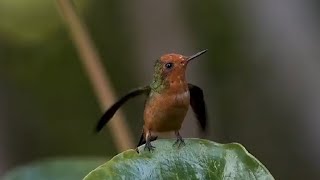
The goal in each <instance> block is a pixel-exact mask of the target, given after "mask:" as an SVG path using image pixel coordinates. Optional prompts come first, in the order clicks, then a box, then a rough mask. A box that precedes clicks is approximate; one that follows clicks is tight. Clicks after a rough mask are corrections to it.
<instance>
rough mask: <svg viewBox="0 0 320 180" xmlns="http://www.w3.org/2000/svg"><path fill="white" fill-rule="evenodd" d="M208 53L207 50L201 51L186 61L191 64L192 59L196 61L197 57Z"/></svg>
mask: <svg viewBox="0 0 320 180" xmlns="http://www.w3.org/2000/svg"><path fill="white" fill-rule="evenodd" d="M207 51H208V49H205V50H203V51H200V52H198V53H196V54H194V55H192V56H189V57H187V59H186V61H187V62H190V61H191V60H192V59H195V58H196V57H198V56H200V55H202V54H204V53H205V52H207Z"/></svg>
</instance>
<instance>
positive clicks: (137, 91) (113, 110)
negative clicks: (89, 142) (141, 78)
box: [95, 86, 150, 132]
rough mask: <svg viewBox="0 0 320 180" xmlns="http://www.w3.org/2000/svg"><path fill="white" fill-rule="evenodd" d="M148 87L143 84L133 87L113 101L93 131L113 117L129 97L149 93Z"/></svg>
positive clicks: (97, 130) (99, 128) (98, 129)
mask: <svg viewBox="0 0 320 180" xmlns="http://www.w3.org/2000/svg"><path fill="white" fill-rule="evenodd" d="M149 92H150V87H149V86H145V87H143V88H138V89H135V90H133V91H131V92H129V93H128V94H127V95H125V96H123V97H122V98H120V99H119V100H118V101H117V102H116V103H114V104H113V105H112V106H111V107H110V108H109V109H108V110H107V111H106V112H105V113H104V114H103V116H102V117H101V118H100V120H99V122H98V124H97V126H96V129H95V131H96V132H99V131H100V130H101V129H102V128H103V126H104V125H105V124H107V123H108V122H109V120H110V119H111V118H112V117H113V115H114V114H115V113H116V111H117V110H118V109H119V108H120V107H121V106H122V105H123V104H124V103H125V102H126V101H127V100H129V99H130V98H133V97H136V96H138V95H141V94H146V95H147V94H149Z"/></svg>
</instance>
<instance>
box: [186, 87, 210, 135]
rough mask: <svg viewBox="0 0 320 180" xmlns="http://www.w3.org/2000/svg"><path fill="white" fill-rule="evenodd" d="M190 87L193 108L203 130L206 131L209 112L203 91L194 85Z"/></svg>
mask: <svg viewBox="0 0 320 180" xmlns="http://www.w3.org/2000/svg"><path fill="white" fill-rule="evenodd" d="M188 87H189V92H190V104H191V107H192V109H193V112H194V113H195V115H196V118H197V119H198V121H199V123H200V126H201V128H202V130H203V131H205V130H206V126H207V111H206V105H205V102H204V98H203V92H202V89H201V88H199V87H198V86H196V85H193V84H188Z"/></svg>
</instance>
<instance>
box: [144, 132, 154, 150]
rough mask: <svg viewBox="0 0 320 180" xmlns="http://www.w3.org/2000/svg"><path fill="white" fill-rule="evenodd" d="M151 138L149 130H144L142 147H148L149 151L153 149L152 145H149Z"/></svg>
mask: <svg viewBox="0 0 320 180" xmlns="http://www.w3.org/2000/svg"><path fill="white" fill-rule="evenodd" d="M151 140H152V136H151V132H150V131H149V130H147V131H146V144H145V145H144V149H145V150H146V149H148V150H149V151H153V150H154V148H155V147H154V146H152V145H151Z"/></svg>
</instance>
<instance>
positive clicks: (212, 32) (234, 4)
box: [0, 0, 320, 179]
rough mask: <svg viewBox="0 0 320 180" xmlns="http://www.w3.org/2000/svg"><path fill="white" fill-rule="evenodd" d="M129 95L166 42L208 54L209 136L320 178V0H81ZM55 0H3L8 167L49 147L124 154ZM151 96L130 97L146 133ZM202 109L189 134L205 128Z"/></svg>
mask: <svg viewBox="0 0 320 180" xmlns="http://www.w3.org/2000/svg"><path fill="white" fill-rule="evenodd" d="M74 5H75V7H76V9H77V12H78V14H79V16H80V17H81V19H82V21H83V22H84V24H86V27H87V29H88V32H89V34H90V35H91V38H92V41H93V42H94V44H95V46H96V48H97V51H98V52H99V55H100V57H101V59H102V60H103V62H102V63H103V68H104V69H105V70H106V71H107V72H108V74H109V79H110V80H111V82H112V85H113V88H114V89H115V91H116V94H117V96H118V97H119V96H121V95H123V94H125V93H126V92H128V91H129V90H130V89H133V88H135V87H137V86H141V85H144V84H148V83H149V82H150V81H151V80H152V73H153V64H154V61H155V60H156V59H157V58H158V57H160V56H161V55H162V54H165V53H171V52H175V53H181V54H184V55H191V54H193V53H195V52H198V51H200V50H203V49H206V48H208V49H209V51H208V53H207V54H205V55H203V56H202V57H201V58H199V59H198V60H197V61H194V62H193V63H192V65H191V66H189V68H188V73H187V74H188V75H187V77H188V80H189V81H190V82H191V83H194V84H196V85H198V86H200V87H202V88H203V90H204V94H205V98H206V100H207V109H208V111H209V125H210V132H209V137H208V139H211V140H214V141H217V142H221V143H228V142H239V143H241V144H243V145H244V146H245V147H246V148H247V149H248V151H249V152H251V153H252V154H253V155H255V156H256V157H257V158H258V159H259V160H260V161H261V162H262V163H263V164H264V165H265V166H266V167H267V168H268V169H269V170H270V172H271V173H272V174H273V176H274V177H275V179H320V172H319V167H320V153H319V152H320V141H319V138H320V131H319V128H320V121H319V119H320V110H319V107H320V94H319V92H320V62H319V60H320V49H319V47H320V13H319V12H320V3H319V1H315V0H261V1H250V0H244V1H223V0H214V1H213V0H203V1H201V2H199V1H186V0H177V1H171V0H162V1H150V0H149V1H148V0H137V1H119V0H108V1H89V0H75V1H74ZM57 7H58V6H57V3H56V2H55V1H53V0H51V1H42V0H29V1H22V0H1V1H0V176H1V175H3V174H4V173H5V172H6V171H7V170H9V169H12V168H14V167H16V166H19V165H22V164H25V163H28V162H31V161H34V160H39V159H42V158H48V157H68V156H73V157H74V156H106V157H112V156H113V155H115V154H116V153H117V150H116V147H115V145H114V141H113V140H112V138H111V135H110V131H109V129H108V128H105V129H104V132H103V133H101V134H99V135H95V134H94V133H92V130H93V128H94V126H95V123H96V122H97V120H98V119H99V117H100V116H101V113H102V112H101V110H100V108H99V104H98V100H97V98H96V95H95V93H94V91H93V88H92V86H91V83H90V80H89V78H88V76H87V74H86V72H85V70H84V68H83V64H82V63H81V61H80V57H79V55H78V53H77V50H76V48H75V45H74V43H73V42H72V39H71V37H70V32H69V30H68V28H67V27H66V24H65V23H64V21H63V18H62V17H61V16H60V14H59V10H58V8H57ZM143 102H144V99H143V98H137V99H135V100H131V101H130V102H129V103H127V104H126V105H125V106H124V107H123V108H122V110H123V112H124V114H125V117H126V122H127V124H128V126H129V129H130V131H131V133H132V134H133V137H134V138H133V139H134V144H135V143H136V142H135V141H138V139H139V137H140V133H141V127H142V112H143ZM195 124H196V122H195V118H194V117H193V116H192V112H190V113H189V116H188V118H187V121H186V122H185V123H184V125H183V130H182V135H183V136H184V137H197V136H198V134H197V133H198V130H197V129H196V128H195V127H196V126H194V125H195Z"/></svg>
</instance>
